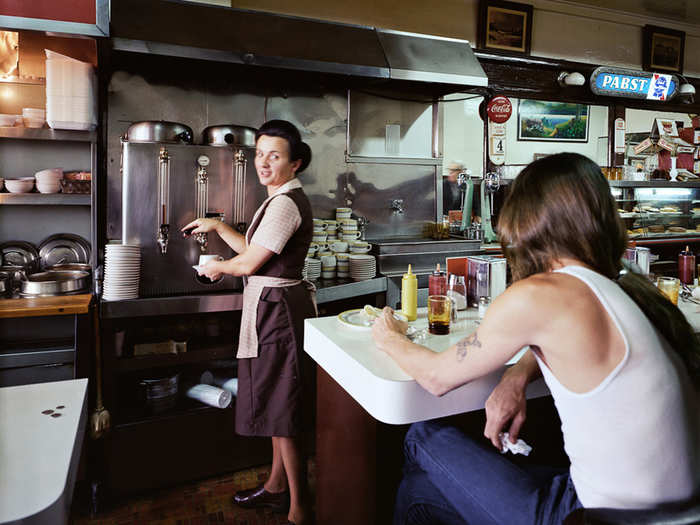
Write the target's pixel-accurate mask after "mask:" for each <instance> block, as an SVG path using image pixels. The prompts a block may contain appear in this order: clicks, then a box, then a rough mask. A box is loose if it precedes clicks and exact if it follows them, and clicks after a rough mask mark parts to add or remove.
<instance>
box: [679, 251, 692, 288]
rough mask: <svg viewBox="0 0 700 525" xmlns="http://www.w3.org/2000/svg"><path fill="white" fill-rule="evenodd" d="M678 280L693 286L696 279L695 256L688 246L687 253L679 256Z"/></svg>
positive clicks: (683, 252) (684, 252)
mask: <svg viewBox="0 0 700 525" xmlns="http://www.w3.org/2000/svg"><path fill="white" fill-rule="evenodd" d="M678 278H679V279H680V280H681V282H682V283H683V284H693V279H694V278H695V255H693V252H691V251H690V247H689V246H686V247H685V251H682V252H681V253H679V254H678Z"/></svg>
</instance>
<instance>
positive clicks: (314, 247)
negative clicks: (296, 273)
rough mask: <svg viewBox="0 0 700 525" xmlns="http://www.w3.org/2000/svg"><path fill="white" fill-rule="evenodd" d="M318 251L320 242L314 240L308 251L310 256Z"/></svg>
mask: <svg viewBox="0 0 700 525" xmlns="http://www.w3.org/2000/svg"><path fill="white" fill-rule="evenodd" d="M317 251H318V244H317V243H315V242H312V243H311V244H309V250H308V251H307V252H306V253H307V254H308V256H309V257H313V256H314V254H315V253H316V252H317Z"/></svg>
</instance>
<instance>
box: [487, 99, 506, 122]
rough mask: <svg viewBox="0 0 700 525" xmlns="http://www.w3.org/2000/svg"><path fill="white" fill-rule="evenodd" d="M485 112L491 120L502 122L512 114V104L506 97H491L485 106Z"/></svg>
mask: <svg viewBox="0 0 700 525" xmlns="http://www.w3.org/2000/svg"><path fill="white" fill-rule="evenodd" d="M486 114H487V115H488V116H489V120H490V121H491V122H497V123H499V124H502V123H503V122H507V121H508V119H509V118H510V116H511V115H512V114H513V104H511V102H510V99H509V98H508V97H502V96H498V97H493V98H492V99H491V100H489V103H488V105H487V106H486Z"/></svg>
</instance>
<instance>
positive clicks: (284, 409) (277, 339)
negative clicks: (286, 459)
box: [236, 192, 316, 437]
mask: <svg viewBox="0 0 700 525" xmlns="http://www.w3.org/2000/svg"><path fill="white" fill-rule="evenodd" d="M287 195H289V194H287ZM302 195H303V192H302ZM304 199H305V196H304ZM269 200H271V199H268V201H266V202H265V203H264V204H263V206H261V209H260V210H259V213H258V214H256V217H255V218H254V219H253V222H252V224H251V226H250V229H249V230H248V235H247V238H248V239H250V238H251V237H252V233H253V232H254V231H255V229H256V228H257V226H258V225H259V223H260V219H261V218H262V215H263V214H264V210H265V208H266V207H267V204H268V203H269ZM295 202H296V203H297V206H300V205H301V206H300V208H301V207H303V206H304V205H305V204H306V203H305V202H304V200H300V202H297V201H295ZM306 202H308V201H306ZM308 208H309V210H308V213H302V226H300V229H303V235H300V236H299V237H297V238H296V239H295V237H294V236H292V238H291V239H290V240H289V241H288V244H289V243H294V245H292V246H290V247H289V248H290V250H291V251H292V252H293V253H294V254H295V255H294V261H293V262H294V263H295V264H298V261H296V259H298V258H299V255H298V254H299V253H301V251H302V250H303V252H304V255H305V252H306V250H308V244H309V242H310V232H311V229H312V228H313V223H312V222H311V221H310V218H311V215H310V206H308ZM300 211H301V209H300ZM305 211H306V210H305ZM305 215H308V216H309V217H308V220H307V223H306V224H305V223H304V218H305ZM302 227H303V228H302ZM306 230H309V231H308V234H307V232H306ZM306 237H308V241H307V240H306ZM286 252H287V246H286V247H285V249H284V250H283V251H282V253H281V254H279V255H273V257H272V258H271V259H275V258H278V259H277V260H275V261H272V264H268V265H266V266H264V267H263V268H268V269H269V268H273V269H274V268H289V266H290V265H289V264H286V263H285V259H286V258H287V259H289V258H290V257H292V256H290V255H286ZM301 264H302V265H303V260H302V262H301ZM265 273H266V274H267V275H270V274H272V276H273V277H282V278H291V275H281V276H279V275H276V274H275V272H274V271H270V270H268V271H267V272H265ZM299 273H300V271H299ZM307 284H308V283H305V282H303V281H302V282H299V283H298V284H295V285H292V286H280V287H267V286H265V287H263V288H262V290H261V292H260V297H259V299H258V302H257V305H245V304H244V308H246V307H252V308H255V312H256V315H255V318H256V319H255V331H256V333H257V357H249V358H242V359H239V360H238V395H237V397H236V432H237V433H238V434H241V435H246V436H280V437H291V436H296V435H297V434H299V433H300V432H301V429H302V408H303V407H302V399H303V397H304V396H303V391H304V389H305V386H304V385H305V384H306V383H308V382H309V380H310V379H311V378H309V377H307V376H308V375H309V374H308V373H305V372H304V371H305V369H306V366H304V365H303V364H302V361H303V359H302V355H303V342H304V319H306V318H308V317H315V316H316V310H315V305H314V303H313V301H312V296H311V294H310V292H309V289H308V288H307ZM304 361H305V360H304Z"/></svg>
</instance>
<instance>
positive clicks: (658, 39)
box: [642, 26, 685, 73]
mask: <svg viewBox="0 0 700 525" xmlns="http://www.w3.org/2000/svg"><path fill="white" fill-rule="evenodd" d="M643 35H644V42H643V58H642V67H643V68H644V69H645V70H646V71H659V72H662V73H664V72H669V73H683V54H684V52H685V33H684V32H683V31H676V30H674V29H666V28H665V27H658V26H644V30H643Z"/></svg>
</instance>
